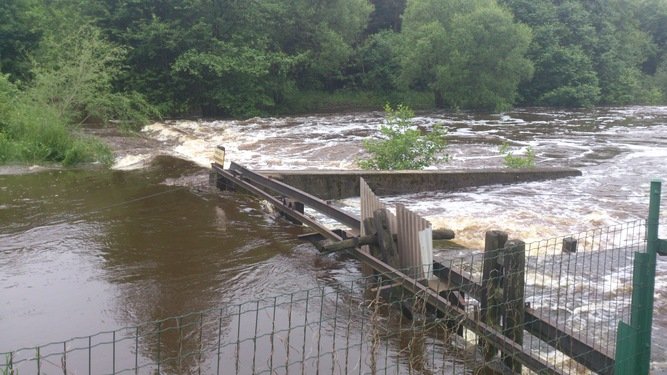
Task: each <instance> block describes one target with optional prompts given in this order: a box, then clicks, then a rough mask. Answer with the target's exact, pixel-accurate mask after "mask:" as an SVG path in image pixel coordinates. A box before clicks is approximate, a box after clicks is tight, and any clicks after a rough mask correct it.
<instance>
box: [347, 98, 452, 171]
mask: <svg viewBox="0 0 667 375" xmlns="http://www.w3.org/2000/svg"><path fill="white" fill-rule="evenodd" d="M384 110H385V119H386V124H384V125H382V126H381V127H380V132H381V133H382V135H383V137H384V139H382V140H367V141H365V142H364V148H365V149H366V151H367V152H368V153H370V154H371V157H370V158H369V159H366V160H360V161H358V164H359V166H360V167H361V168H363V169H375V170H402V169H424V167H427V166H429V165H431V164H433V163H435V162H438V161H446V160H448V156H447V155H442V152H443V151H444V150H445V148H446V147H447V142H446V140H445V135H446V133H447V131H446V129H444V128H443V127H442V126H440V125H435V126H434V127H433V130H432V131H431V132H430V133H427V134H422V132H421V131H420V130H419V129H417V128H416V127H415V126H414V125H413V124H412V118H413V117H414V112H413V111H412V110H411V109H410V108H408V107H407V106H405V105H402V104H399V105H398V106H397V107H396V109H393V108H392V107H391V106H390V105H389V104H387V105H385V108H384Z"/></svg>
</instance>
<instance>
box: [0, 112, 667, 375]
mask: <svg viewBox="0 0 667 375" xmlns="http://www.w3.org/2000/svg"><path fill="white" fill-rule="evenodd" d="M415 122H416V124H417V125H418V126H419V127H421V128H424V129H428V128H430V127H431V126H433V125H434V124H443V125H444V126H445V127H446V128H447V129H448V135H447V140H448V143H449V145H448V148H447V153H448V154H449V156H450V161H449V162H448V163H444V164H442V165H436V166H433V167H432V168H438V169H447V168H487V167H502V165H503V160H502V156H501V155H500V153H499V146H500V145H501V144H503V143H504V142H508V143H509V144H510V145H511V146H512V149H513V151H514V153H515V154H521V153H522V152H524V151H525V150H526V149H527V148H528V147H531V148H532V149H533V150H534V151H535V154H536V163H537V165H539V166H558V167H561V166H566V167H573V168H578V169H580V170H581V171H582V173H583V175H582V176H581V177H574V178H567V179H560V180H555V181H546V182H534V183H522V184H516V185H507V186H488V187H483V188H475V189H468V190H465V191H457V192H425V193H421V194H415V195H408V196H400V197H390V198H387V199H386V201H387V202H389V203H394V202H400V203H403V204H406V205H407V206H408V207H409V208H411V209H413V210H414V211H417V212H418V213H420V214H422V215H424V216H426V217H427V218H428V219H429V220H431V221H432V222H433V223H434V225H435V226H436V227H437V226H445V227H448V228H451V229H453V230H455V232H456V235H457V242H458V243H459V244H461V245H463V246H465V247H468V248H473V249H474V248H479V247H480V246H481V245H482V240H483V235H484V232H485V231H486V230H488V229H501V230H505V231H507V232H509V234H510V237H512V238H520V239H523V240H524V241H526V242H532V241H537V240H541V239H546V238H551V237H556V236H561V235H565V234H568V233H577V232H581V231H585V230H589V229H593V228H597V227H605V226H609V225H615V224H620V223H625V222H629V221H632V220H636V219H640V218H644V217H645V216H646V213H647V206H648V186H649V182H650V181H651V179H653V178H664V177H665V176H667V163H665V157H667V107H631V108H604V109H594V110H586V111H565V110H563V111H554V110H540V109H530V110H519V111H515V112H509V113H504V114H498V115H481V114H472V113H461V114H450V113H428V114H426V113H425V114H418V117H417V118H416V119H415ZM381 123H382V113H380V112H377V113H355V114H345V115H318V116H307V117H289V118H261V119H260V118H255V119H250V120H246V121H168V122H165V123H157V124H153V125H150V126H147V127H146V128H145V129H144V130H143V132H144V135H145V136H147V137H150V138H153V139H155V140H157V141H159V142H160V144H161V147H160V148H159V149H158V150H150V151H148V150H138V151H129V152H126V153H124V154H123V155H120V156H119V158H118V159H117V161H116V164H115V166H114V170H113V171H108V172H100V171H42V172H38V173H32V174H19V175H15V174H8V175H4V176H0V254H2V255H1V256H0V290H2V295H3V303H2V304H0V332H3V335H2V336H0V352H2V351H6V350H11V349H15V348H16V347H19V346H30V345H35V344H38V343H44V342H46V341H53V340H64V339H66V338H68V337H71V336H76V335H82V334H90V333H94V332H96V331H99V330H103V329H108V328H115V327H118V326H124V325H128V324H134V323H137V322H141V321H149V320H154V319H159V318H161V317H165V316H172V315H177V314H181V313H184V312H188V311H196V310H201V309H205V308H210V307H215V306H217V305H218V304H220V303H223V302H230V301H233V302H238V301H247V300H251V299H255V298H259V297H261V296H270V295H274V294H276V293H279V292H280V291H284V290H288V289H289V288H290V287H293V288H304V287H307V286H313V285H317V280H318V279H319V278H321V277H325V276H323V275H329V276H330V275H331V274H345V273H354V272H358V271H357V268H356V264H355V263H354V262H352V261H337V260H333V259H322V258H319V257H318V256H317V255H316V254H315V251H314V249H312V248H311V247H310V246H309V245H306V244H302V243H299V242H298V241H296V240H295V239H294V237H295V234H297V233H300V230H299V229H296V228H294V227H291V226H289V225H287V224H285V223H282V222H281V221H275V220H273V219H272V218H271V217H269V216H267V215H266V214H265V213H263V211H262V207H261V206H260V204H259V203H258V202H256V201H255V200H254V199H252V198H250V197H247V196H243V195H230V194H228V193H225V194H222V195H221V194H218V193H217V192H215V191H211V190H208V188H207V187H206V185H207V176H206V170H205V168H206V167H207V166H208V165H209V163H210V160H211V159H212V153H213V150H214V148H215V146H216V145H223V146H225V148H226V150H227V159H226V160H227V162H229V161H234V162H238V163H240V164H243V165H245V166H248V167H251V168H255V169H307V168H317V169H353V168H355V162H356V160H358V159H360V158H363V157H364V156H365V155H364V153H363V148H362V142H363V140H364V139H368V138H369V137H377V136H378V135H379V132H378V127H379V125H380V124H381ZM178 160H184V161H189V163H188V162H181V161H178ZM358 204H359V202H358V200H356V199H348V200H345V201H343V202H339V205H341V206H342V207H344V208H345V209H347V210H350V211H352V212H354V211H355V210H357V209H358V208H357V207H358ZM663 207H667V206H665V205H663ZM666 213H667V212H665V210H664V209H662V210H661V214H662V216H663V217H664V215H665V214H666ZM664 233H667V231H666V232H664ZM663 237H664V236H663ZM266 275H277V276H274V277H271V278H267V277H266ZM326 277H328V276H326ZM666 300H667V262H665V261H663V260H659V264H658V278H657V287H656V316H655V322H656V324H655V326H656V328H655V333H654V336H655V337H656V344H655V346H654V353H655V352H656V351H661V352H664V349H665V343H666V342H667V303H665V302H664V301H666ZM656 360H657V362H656V363H657V364H656V366H657V367H656V368H662V367H661V366H662V365H660V363H662V362H665V361H667V359H665V358H663V357H662V356H660V357H659V358H657V359H656Z"/></svg>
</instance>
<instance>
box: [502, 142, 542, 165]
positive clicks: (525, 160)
mask: <svg viewBox="0 0 667 375" xmlns="http://www.w3.org/2000/svg"><path fill="white" fill-rule="evenodd" d="M500 154H501V155H504V158H503V160H504V162H505V166H506V167H508V168H533V167H534V166H535V151H534V150H533V148H532V147H528V149H527V150H526V153H525V155H523V156H514V154H512V151H510V146H509V144H508V143H507V142H505V143H503V144H502V145H501V146H500Z"/></svg>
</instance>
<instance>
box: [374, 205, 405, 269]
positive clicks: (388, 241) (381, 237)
mask: <svg viewBox="0 0 667 375" xmlns="http://www.w3.org/2000/svg"><path fill="white" fill-rule="evenodd" d="M373 219H374V221H375V223H374V224H375V233H376V234H377V240H378V245H379V247H380V259H381V260H382V261H383V262H385V263H387V264H388V265H390V266H392V267H394V268H397V269H400V267H401V264H400V262H401V260H400V258H399V256H398V249H397V248H396V243H395V242H394V236H393V234H392V233H391V229H390V228H389V217H388V216H387V210H386V209H384V208H380V209H377V210H375V211H374V212H373Z"/></svg>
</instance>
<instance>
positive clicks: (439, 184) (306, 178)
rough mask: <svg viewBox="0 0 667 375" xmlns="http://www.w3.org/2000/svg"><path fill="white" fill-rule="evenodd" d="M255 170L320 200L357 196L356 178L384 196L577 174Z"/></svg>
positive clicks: (551, 170) (545, 170)
mask: <svg viewBox="0 0 667 375" xmlns="http://www.w3.org/2000/svg"><path fill="white" fill-rule="evenodd" d="M256 172H257V173H261V174H263V175H265V176H267V177H271V178H273V179H276V180H279V181H282V182H284V183H286V184H288V185H291V186H293V187H295V188H297V189H300V190H303V191H305V192H307V193H309V194H312V195H315V196H317V197H320V198H322V199H342V198H348V197H356V196H359V177H363V178H364V180H366V182H367V183H368V185H369V186H370V187H371V189H373V191H374V192H375V193H376V194H377V195H380V196H387V195H398V194H411V193H419V192H424V191H454V190H458V189H463V188H469V187H476V186H485V185H495V184H514V183H520V182H529V181H544V180H553V179H558V178H566V177H575V176H581V171H579V170H577V169H572V168H530V169H506V168H502V169H500V168H499V169H468V170H437V171H436V170H425V171H357V170H354V171H350V170H297V171H278V170H264V171H256Z"/></svg>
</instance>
